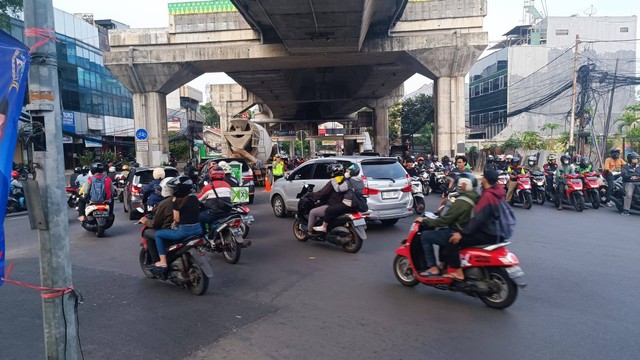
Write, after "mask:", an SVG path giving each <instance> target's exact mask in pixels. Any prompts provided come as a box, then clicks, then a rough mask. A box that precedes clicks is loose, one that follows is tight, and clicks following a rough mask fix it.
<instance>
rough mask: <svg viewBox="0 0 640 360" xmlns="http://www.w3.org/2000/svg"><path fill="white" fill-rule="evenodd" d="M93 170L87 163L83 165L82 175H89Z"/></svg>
mask: <svg viewBox="0 0 640 360" xmlns="http://www.w3.org/2000/svg"><path fill="white" fill-rule="evenodd" d="M89 171H91V168H90V167H89V166H87V165H85V166H83V167H82V175H87V174H88V173H89Z"/></svg>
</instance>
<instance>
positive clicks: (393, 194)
mask: <svg viewBox="0 0 640 360" xmlns="http://www.w3.org/2000/svg"><path fill="white" fill-rule="evenodd" d="M399 195H400V194H399V193H398V192H397V191H383V192H382V198H383V199H397V198H398V196H399Z"/></svg>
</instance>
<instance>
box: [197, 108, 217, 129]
mask: <svg viewBox="0 0 640 360" xmlns="http://www.w3.org/2000/svg"><path fill="white" fill-rule="evenodd" d="M200 112H201V113H202V115H204V124H205V125H207V126H213V127H216V128H219V127H220V115H219V114H218V112H217V111H216V109H215V108H214V107H213V105H211V102H208V103H206V104H204V105H200Z"/></svg>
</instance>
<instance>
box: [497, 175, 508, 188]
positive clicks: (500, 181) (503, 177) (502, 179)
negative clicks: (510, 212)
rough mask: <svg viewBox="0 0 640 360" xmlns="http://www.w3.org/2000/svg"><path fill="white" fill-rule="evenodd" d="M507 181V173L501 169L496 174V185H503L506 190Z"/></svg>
mask: <svg viewBox="0 0 640 360" xmlns="http://www.w3.org/2000/svg"><path fill="white" fill-rule="evenodd" d="M507 183H509V174H507V172H506V171H501V172H500V174H498V185H502V186H504V189H505V191H506V190H507Z"/></svg>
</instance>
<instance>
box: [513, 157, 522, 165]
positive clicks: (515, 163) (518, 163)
mask: <svg viewBox="0 0 640 360" xmlns="http://www.w3.org/2000/svg"><path fill="white" fill-rule="evenodd" d="M511 165H520V158H519V157H517V156H514V157H513V159H511Z"/></svg>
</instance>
